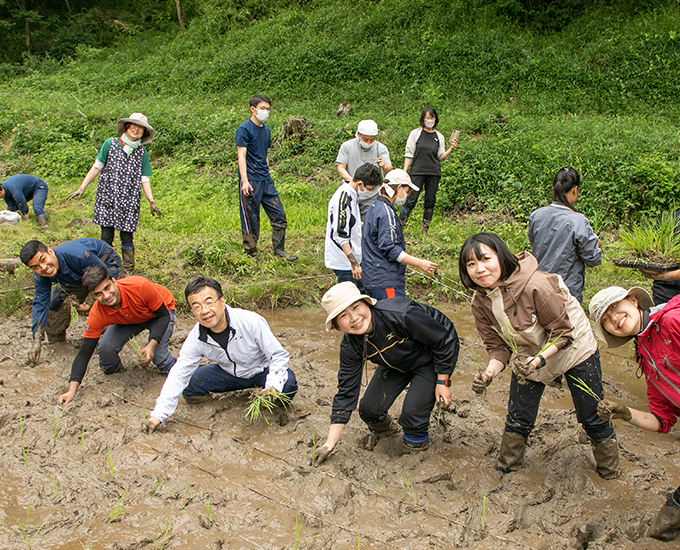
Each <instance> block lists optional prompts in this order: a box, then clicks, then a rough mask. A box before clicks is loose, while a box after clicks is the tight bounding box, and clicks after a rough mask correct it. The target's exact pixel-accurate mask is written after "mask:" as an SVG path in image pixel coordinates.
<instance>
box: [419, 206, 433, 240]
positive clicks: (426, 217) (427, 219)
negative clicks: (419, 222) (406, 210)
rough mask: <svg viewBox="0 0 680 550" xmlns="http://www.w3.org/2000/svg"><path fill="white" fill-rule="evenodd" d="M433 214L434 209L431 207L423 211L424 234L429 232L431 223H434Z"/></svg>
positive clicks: (422, 230)
mask: <svg viewBox="0 0 680 550" xmlns="http://www.w3.org/2000/svg"><path fill="white" fill-rule="evenodd" d="M433 214H434V210H432V209H431V208H428V209H426V210H424V211H423V226H422V227H421V229H420V231H421V233H422V234H423V235H427V232H428V231H429V230H430V224H431V223H432V215H433Z"/></svg>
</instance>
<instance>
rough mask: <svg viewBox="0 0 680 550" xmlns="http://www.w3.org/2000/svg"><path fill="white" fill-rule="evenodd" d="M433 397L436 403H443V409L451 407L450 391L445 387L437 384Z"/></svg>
mask: <svg viewBox="0 0 680 550" xmlns="http://www.w3.org/2000/svg"><path fill="white" fill-rule="evenodd" d="M434 397H435V400H436V402H437V403H440V402H442V401H443V406H444V408H445V409H448V408H449V407H450V406H451V390H450V389H449V388H447V387H446V386H442V385H441V384H437V385H436V386H435V389H434Z"/></svg>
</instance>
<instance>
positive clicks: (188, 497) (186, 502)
mask: <svg viewBox="0 0 680 550" xmlns="http://www.w3.org/2000/svg"><path fill="white" fill-rule="evenodd" d="M193 486H194V482H193V481H192V482H191V483H190V484H189V486H188V487H187V488H186V490H185V491H184V501H183V502H182V507H181V508H180V510H184V509H185V508H186V507H187V506H188V505H189V503H190V502H191V501H192V500H194V498H196V495H190V494H189V492H190V491H191V488H192V487H193Z"/></svg>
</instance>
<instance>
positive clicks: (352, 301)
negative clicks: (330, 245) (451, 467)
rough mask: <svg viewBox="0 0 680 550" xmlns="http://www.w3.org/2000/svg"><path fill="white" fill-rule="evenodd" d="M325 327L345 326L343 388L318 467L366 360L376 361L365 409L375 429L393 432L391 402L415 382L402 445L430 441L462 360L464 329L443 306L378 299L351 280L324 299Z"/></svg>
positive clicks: (418, 446)
mask: <svg viewBox="0 0 680 550" xmlns="http://www.w3.org/2000/svg"><path fill="white" fill-rule="evenodd" d="M321 305H322V306H323V307H324V309H325V310H326V313H327V314H328V317H327V318H326V330H330V329H331V327H333V328H335V329H337V330H339V331H341V332H344V333H345V334H344V336H343V338H342V342H341V343H340V370H339V371H338V392H337V393H336V394H335V397H334V398H333V410H332V412H331V426H330V429H329V431H328V438H327V439H326V443H325V444H324V445H323V446H322V447H321V449H319V451H318V452H317V455H316V457H315V461H314V464H315V465H316V466H318V465H319V464H321V463H322V462H323V461H324V460H326V458H327V457H328V456H329V455H330V453H331V452H332V451H333V449H334V448H335V446H336V444H337V443H338V441H339V439H340V436H341V435H342V431H343V430H344V428H345V424H347V422H349V419H350V415H351V414H352V411H353V410H354V409H355V408H356V406H357V402H358V401H359V392H360V390H361V379H362V376H363V373H364V368H365V365H366V361H367V360H370V361H371V362H373V363H375V364H376V365H378V366H377V368H376V370H375V374H374V375H373V378H372V379H371V381H370V383H369V384H368V387H367V388H366V391H365V393H364V397H363V399H362V400H361V402H360V403H359V416H360V417H361V419H362V420H363V421H364V422H365V423H366V424H368V428H369V430H371V432H372V434H374V435H376V436H379V435H380V434H386V433H389V432H390V430H391V419H390V416H389V414H388V410H389V408H390V407H391V406H392V403H394V401H395V400H396V399H397V397H399V395H400V394H401V392H402V391H403V390H404V389H405V388H406V387H407V386H408V391H407V392H406V397H405V398H404V405H403V407H402V411H401V416H400V417H399V424H400V425H401V427H402V428H403V429H404V437H403V450H404V451H411V450H424V449H426V448H427V446H428V444H429V438H428V428H429V425H430V413H431V412H432V409H433V408H434V405H435V402H438V401H440V400H441V401H443V402H444V405H445V406H447V407H448V406H449V405H450V404H451V390H449V387H450V385H451V381H450V376H451V374H452V373H453V369H454V368H455V366H456V362H457V361H458V351H459V345H458V335H457V334H456V329H455V328H454V326H453V323H452V322H451V320H449V318H448V317H446V315H444V314H443V313H442V312H441V311H439V310H437V309H434V308H432V307H429V306H426V305H424V304H419V303H417V302H414V301H413V300H409V299H407V298H393V299H391V300H381V301H380V302H378V301H377V300H375V299H374V298H371V297H370V296H367V295H366V294H362V293H361V292H360V291H359V289H358V288H357V287H356V285H355V284H354V283H352V282H349V281H347V282H344V283H339V284H337V285H335V286H334V287H332V288H331V289H330V290H329V291H328V292H326V294H324V296H323V298H322V299H321Z"/></svg>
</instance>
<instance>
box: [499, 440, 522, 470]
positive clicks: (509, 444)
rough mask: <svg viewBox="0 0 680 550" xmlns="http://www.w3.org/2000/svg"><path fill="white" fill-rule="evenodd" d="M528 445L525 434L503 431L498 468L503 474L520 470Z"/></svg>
mask: <svg viewBox="0 0 680 550" xmlns="http://www.w3.org/2000/svg"><path fill="white" fill-rule="evenodd" d="M526 447H527V440H526V438H525V437H524V436H523V435H520V434H515V433H510V432H503V439H501V449H500V451H499V452H498V462H496V470H498V471H499V472H501V473H503V474H507V473H508V472H514V471H516V470H519V469H520V468H521V467H522V463H523V462H524V451H525V449H526Z"/></svg>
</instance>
